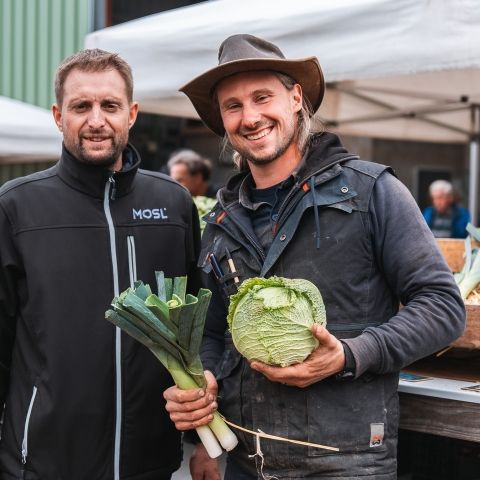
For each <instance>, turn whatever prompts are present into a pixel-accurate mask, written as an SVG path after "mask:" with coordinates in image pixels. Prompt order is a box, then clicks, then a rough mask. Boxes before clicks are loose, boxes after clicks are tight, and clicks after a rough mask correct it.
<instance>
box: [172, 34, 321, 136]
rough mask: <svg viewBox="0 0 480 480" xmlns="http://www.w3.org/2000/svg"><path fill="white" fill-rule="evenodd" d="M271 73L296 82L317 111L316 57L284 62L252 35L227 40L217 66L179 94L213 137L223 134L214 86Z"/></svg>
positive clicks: (318, 74)
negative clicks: (228, 79)
mask: <svg viewBox="0 0 480 480" xmlns="http://www.w3.org/2000/svg"><path fill="white" fill-rule="evenodd" d="M263 70H267V71H274V72H280V73H284V74H286V75H288V76H289V77H291V78H293V79H294V80H295V82H297V83H298V84H299V85H300V86H301V87H302V91H303V95H304V96H305V97H306V98H307V100H308V101H309V103H310V105H311V107H312V114H313V113H315V112H316V111H317V110H318V107H319V106H320V104H321V103H322V100H323V95H324V93H325V81H324V78H323V73H322V70H321V68H320V64H319V63H318V59H317V57H307V58H300V59H296V60H287V59H286V58H285V56H284V55H283V53H282V52H281V51H280V49H279V48H278V47H277V46H275V45H274V44H273V43H270V42H267V41H266V40H263V39H261V38H258V37H254V36H253V35H247V34H240V35H232V36H231V37H228V38H227V39H226V40H225V41H224V42H223V43H222V44H221V45H220V49H219V51H218V66H216V67H215V68H212V69H211V70H208V71H207V72H205V73H203V74H202V75H200V76H198V77H196V78H194V79H193V80H192V81H190V82H188V83H187V84H186V85H184V86H183V87H182V88H180V91H181V92H183V93H185V94H186V95H187V96H188V98H189V99H190V101H191V102H192V104H193V106H194V107H195V110H196V111H197V113H198V115H199V116H200V118H201V119H202V120H203V122H204V123H205V124H206V125H207V127H209V128H210V129H211V130H213V131H214V132H215V133H216V134H217V135H220V136H222V135H223V134H224V133H225V129H224V128H223V122H222V118H221V116H220V111H219V109H218V107H217V106H216V105H215V103H214V99H213V94H214V90H215V87H216V85H217V84H218V83H219V82H220V81H221V80H223V79H224V78H226V77H229V76H230V75H235V74H236V73H245V72H254V71H263Z"/></svg>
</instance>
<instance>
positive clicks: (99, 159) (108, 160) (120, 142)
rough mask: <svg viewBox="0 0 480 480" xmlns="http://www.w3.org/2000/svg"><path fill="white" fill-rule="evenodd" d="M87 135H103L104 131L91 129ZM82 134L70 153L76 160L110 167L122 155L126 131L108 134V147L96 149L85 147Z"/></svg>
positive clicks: (126, 137)
mask: <svg viewBox="0 0 480 480" xmlns="http://www.w3.org/2000/svg"><path fill="white" fill-rule="evenodd" d="M89 135H91V136H93V135H103V136H106V132H103V131H91V132H89ZM84 138H85V137H84V135H81V136H80V138H79V139H78V140H77V141H76V142H75V146H74V148H73V149H72V150H73V151H71V153H72V154H73V155H74V156H75V157H76V158H77V160H78V161H80V162H82V163H85V164H87V165H96V166H98V167H111V166H112V165H114V164H115V162H116V161H117V160H118V158H119V157H120V156H121V155H122V152H123V151H124V150H125V147H126V146H127V143H128V131H127V132H126V133H124V134H122V135H119V136H118V135H117V136H116V135H114V134H113V135H109V136H108V138H109V139H110V147H109V148H102V149H98V150H96V149H95V148H92V147H86V146H85V142H84Z"/></svg>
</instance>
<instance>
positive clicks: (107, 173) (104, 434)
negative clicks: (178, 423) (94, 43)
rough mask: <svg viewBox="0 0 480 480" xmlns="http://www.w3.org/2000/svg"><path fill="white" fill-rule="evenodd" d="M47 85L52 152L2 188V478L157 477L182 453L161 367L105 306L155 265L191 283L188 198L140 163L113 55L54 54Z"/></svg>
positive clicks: (123, 75) (126, 90)
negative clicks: (57, 154) (58, 145)
mask: <svg viewBox="0 0 480 480" xmlns="http://www.w3.org/2000/svg"><path fill="white" fill-rule="evenodd" d="M55 95H56V104H55V105H54V106H53V116H54V120H55V122H56V124H57V126H58V128H59V130H60V131H61V132H62V133H63V150H62V154H61V158H60V160H59V162H58V163H57V164H56V165H55V166H53V167H52V168H50V169H48V170H45V171H43V172H38V173H34V174H32V175H30V176H27V177H24V178H18V179H15V180H12V181H11V182H8V183H6V184H5V185H4V186H3V187H2V188H1V189H0V245H1V248H0V405H2V406H3V405H4V404H5V408H4V424H3V428H2V432H1V433H2V435H1V442H0V478H2V480H13V479H42V480H53V479H65V480H67V479H68V480H87V479H92V480H93V479H102V480H122V479H127V478H128V479H129V480H167V479H170V478H171V476H172V472H174V471H175V470H177V469H178V468H179V466H180V463H181V459H182V448H181V435H180V433H179V432H178V431H177V430H176V429H175V427H174V425H173V423H172V422H171V421H170V419H169V417H168V415H167V413H166V412H165V401H164V399H163V397H162V392H163V391H164V390H165V388H167V387H169V386H170V385H172V384H173V382H172V379H171V377H170V374H169V373H168V372H167V371H166V369H165V368H164V367H163V366H162V365H161V364H160V362H158V360H156V359H155V357H154V356H153V355H152V354H151V353H150V351H149V350H148V349H147V348H146V347H144V346H143V345H141V344H140V343H138V342H137V341H135V340H133V339H132V338H131V337H129V336H128V335H124V334H123V333H121V331H120V330H119V329H116V328H115V327H114V326H113V325H112V324H110V323H109V322H107V321H106V320H105V311H106V310H107V309H108V308H109V305H110V303H111V301H112V299H113V297H114V296H118V295H119V293H120V292H121V291H123V290H125V289H126V288H127V287H129V286H133V282H134V281H135V280H136V279H141V280H143V281H144V282H146V283H149V284H150V285H154V284H155V273H154V272H155V270H163V271H164V272H165V275H166V276H167V277H175V276H179V275H188V276H189V281H190V284H189V290H190V291H192V292H195V293H196V291H197V290H198V286H199V285H198V284H199V278H198V275H197V272H198V270H197V268H196V257H197V255H198V250H199V239H200V234H199V226H198V217H197V213H196V209H195V207H194V205H193V202H192V198H191V196H190V195H189V194H188V192H186V191H185V189H184V188H182V187H181V186H180V185H178V184H177V183H176V182H174V181H173V180H172V179H171V178H170V177H168V176H167V175H163V174H160V173H153V172H147V171H143V170H139V164H140V157H139V155H138V153H137V151H136V150H135V148H134V147H133V146H132V145H130V144H129V143H128V138H129V130H130V128H131V127H132V125H133V124H134V123H135V120H136V118H137V112H138V104H137V103H136V102H134V101H133V99H132V95H133V81H132V72H131V69H130V66H129V65H128V64H127V63H126V62H125V61H124V60H122V59H121V58H120V57H119V56H118V55H116V54H113V53H109V52H105V51H103V50H98V49H95V50H83V51H81V52H79V53H77V54H75V55H73V56H71V57H69V58H67V59H65V60H64V61H63V62H62V64H61V65H60V66H59V68H58V70H57V72H56V77H55Z"/></svg>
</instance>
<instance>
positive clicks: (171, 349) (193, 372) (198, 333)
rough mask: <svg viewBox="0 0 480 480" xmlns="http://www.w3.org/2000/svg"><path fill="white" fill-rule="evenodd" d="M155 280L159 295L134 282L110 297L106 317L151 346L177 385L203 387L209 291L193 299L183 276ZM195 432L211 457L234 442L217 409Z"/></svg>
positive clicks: (203, 291)
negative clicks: (203, 341)
mask: <svg viewBox="0 0 480 480" xmlns="http://www.w3.org/2000/svg"><path fill="white" fill-rule="evenodd" d="M156 278H157V287H158V293H159V294H158V296H157V295H154V294H152V291H151V288H150V286H149V285H145V284H143V283H142V282H136V283H135V285H134V288H133V289H132V288H128V289H127V290H125V291H124V292H122V293H121V294H120V295H119V297H116V298H114V299H113V301H112V305H111V306H112V308H111V309H109V310H107V312H106V313H105V318H106V319H107V320H108V321H110V322H112V323H113V324H114V325H116V326H117V327H119V328H121V329H122V330H123V331H125V332H126V333H127V334H129V335H130V336H132V337H133V338H135V339H136V340H137V341H139V342H140V343H142V344H143V345H145V346H146V347H147V348H149V349H150V351H151V352H152V353H153V355H155V357H156V358H157V359H158V360H159V361H160V362H161V363H162V364H163V365H164V367H165V368H166V369H167V370H168V371H169V373H170V375H171V376H172V378H173V380H174V382H175V384H176V385H177V386H178V387H179V388H181V389H183V390H189V389H193V388H199V387H200V388H205V387H206V385H207V382H206V379H205V376H204V373H203V366H202V363H201V360H200V356H199V349H200V343H201V339H202V334H203V327H204V324H205V317H206V313H207V308H208V304H209V302H210V297H211V292H210V290H207V289H200V290H199V292H198V296H197V297H195V296H193V295H190V294H186V284H187V278H186V277H176V278H174V279H169V278H165V277H164V275H163V272H156ZM196 430H197V433H198V436H199V437H200V439H201V441H202V443H203V444H204V446H205V448H206V450H207V452H208V454H209V455H210V457H211V458H216V457H218V456H219V455H220V454H221V453H222V448H221V447H220V445H221V446H222V447H223V448H224V449H225V450H227V451H229V450H232V449H233V448H234V447H235V446H236V445H237V443H238V439H237V437H236V436H235V434H234V433H233V432H232V431H231V430H230V428H229V427H228V426H227V424H226V423H225V422H224V421H223V419H222V418H221V416H220V415H219V414H218V412H214V414H213V420H212V421H211V422H210V423H209V424H208V425H206V426H202V427H199V428H197V429H196ZM217 440H218V441H217ZM218 442H220V445H219V443H218Z"/></svg>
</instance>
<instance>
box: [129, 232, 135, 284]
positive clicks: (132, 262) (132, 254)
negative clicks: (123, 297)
mask: <svg viewBox="0 0 480 480" xmlns="http://www.w3.org/2000/svg"><path fill="white" fill-rule="evenodd" d="M127 247H128V273H129V274H130V287H131V288H133V287H134V285H135V282H136V281H137V255H136V253H135V237H134V236H133V235H128V237H127Z"/></svg>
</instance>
